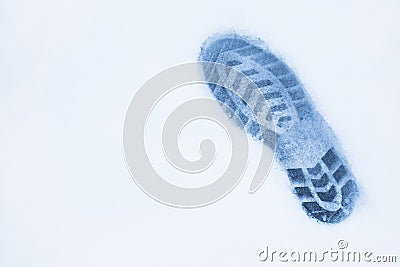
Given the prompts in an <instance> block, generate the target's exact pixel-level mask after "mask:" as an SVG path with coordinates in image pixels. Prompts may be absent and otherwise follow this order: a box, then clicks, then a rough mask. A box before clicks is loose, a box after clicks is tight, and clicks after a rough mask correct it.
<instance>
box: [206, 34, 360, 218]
mask: <svg viewBox="0 0 400 267" xmlns="http://www.w3.org/2000/svg"><path fill="white" fill-rule="evenodd" d="M264 46H265V45H262V43H260V41H254V40H250V39H249V38H247V37H244V36H239V35H235V34H233V35H226V36H221V37H218V38H214V39H211V40H209V41H206V42H205V44H204V46H203V47H202V51H201V53H200V57H199V59H200V60H201V61H208V62H216V63H221V64H224V65H227V66H230V67H232V68H234V69H235V70H237V71H240V72H241V73H242V74H243V75H244V76H246V77H247V78H249V79H250V80H251V81H252V82H253V83H254V84H255V85H256V86H257V87H258V88H259V90H260V91H261V93H262V96H261V97H260V96H259V95H256V94H255V93H254V91H255V90H254V86H250V85H248V84H245V85H242V84H243V83H242V81H241V77H238V78H237V79H236V80H235V82H234V85H233V86H234V87H235V89H234V90H235V92H232V91H231V90H228V89H226V88H225V87H223V86H218V85H214V84H209V87H210V90H211V92H212V93H213V95H214V96H215V98H216V99H217V100H219V101H220V102H221V103H223V104H224V105H226V106H228V107H229V109H227V108H225V111H226V112H227V115H228V116H229V117H230V118H233V119H234V118H238V119H239V120H240V123H238V125H243V127H244V128H245V130H246V131H247V132H248V133H249V134H251V135H252V136H253V137H254V138H256V139H259V140H262V141H263V142H264V143H265V144H267V145H271V143H270V142H269V140H268V137H270V136H271V135H275V134H276V135H277V136H285V135H287V133H288V132H289V131H290V130H291V129H292V128H294V126H296V127H297V128H296V129H301V128H302V127H309V126H307V125H309V124H307V122H308V121H311V122H312V121H313V120H316V118H317V117H318V116H320V115H319V113H318V112H317V111H316V109H315V107H314V105H313V103H312V101H311V98H310V97H309V96H308V95H307V93H306V91H305V90H304V87H303V85H302V84H301V82H300V81H299V79H298V78H297V76H296V74H295V73H294V72H293V71H292V70H291V69H290V68H289V67H288V66H287V65H286V64H285V63H284V62H283V60H281V59H279V58H278V57H277V56H275V55H274V54H273V53H272V52H270V51H269V50H268V49H266V48H264ZM210 75H213V76H214V78H213V80H218V78H220V79H224V77H226V76H225V75H221V73H218V72H217V71H215V72H212V73H211V74H210ZM251 107H252V108H251ZM260 112H264V113H262V114H263V118H264V119H265V121H261V122H260V121H258V122H257V120H256V119H255V116H254V114H259V113H260ZM268 123H273V125H274V127H275V132H271V130H270V128H268V127H266V124H268ZM324 123H326V122H325V121H324ZM332 135H333V132H332ZM318 138H326V137H325V136H319V137H318ZM328 139H329V138H328ZM277 142H279V139H278V141H277ZM293 142H296V140H293ZM328 142H329V141H328ZM335 146H337V144H334V143H332V144H331V146H330V147H329V149H328V150H327V151H325V152H324V153H323V156H322V157H320V158H319V160H318V162H313V163H310V164H309V166H298V167H296V168H293V167H291V168H287V167H286V169H287V174H288V177H289V181H290V183H291V187H292V190H293V192H294V194H295V195H296V196H297V198H298V199H299V200H300V201H301V203H302V207H303V209H304V210H305V211H306V213H307V215H308V216H310V217H312V218H315V219H317V220H318V221H320V222H324V223H338V222H340V221H342V220H343V219H345V218H346V217H348V215H349V214H350V213H351V211H352V209H353V207H354V203H355V200H356V198H357V196H358V187H357V183H356V181H355V178H354V176H353V174H352V173H351V171H350V169H349V167H348V166H347V163H346V160H345V158H344V156H343V155H341V153H339V152H338V151H339V150H337V149H336V147H335ZM287 153H291V151H287ZM284 167H285V166H284Z"/></svg>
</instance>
